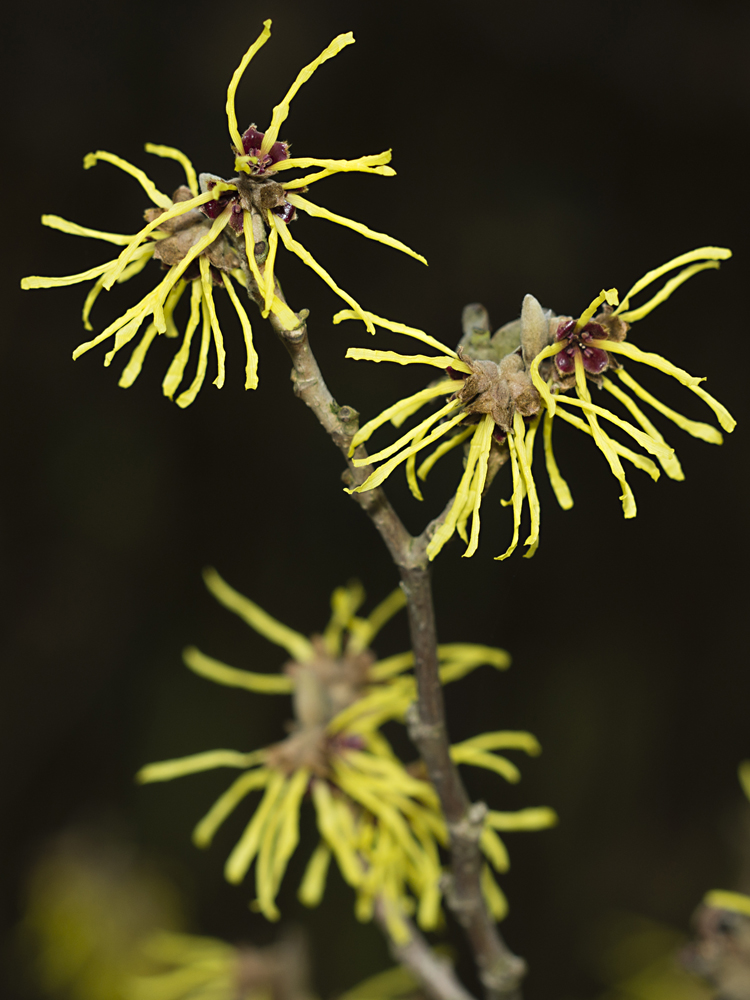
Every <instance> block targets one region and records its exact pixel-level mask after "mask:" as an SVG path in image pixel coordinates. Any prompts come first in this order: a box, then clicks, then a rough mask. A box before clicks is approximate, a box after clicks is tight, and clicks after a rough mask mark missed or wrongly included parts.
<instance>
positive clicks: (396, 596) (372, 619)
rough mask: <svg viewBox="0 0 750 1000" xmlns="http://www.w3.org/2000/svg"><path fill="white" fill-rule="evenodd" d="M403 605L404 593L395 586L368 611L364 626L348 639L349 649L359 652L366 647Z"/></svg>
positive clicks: (404, 600)
mask: <svg viewBox="0 0 750 1000" xmlns="http://www.w3.org/2000/svg"><path fill="white" fill-rule="evenodd" d="M404 607H406V594H405V593H404V591H403V590H402V589H401V588H400V587H396V589H395V590H393V591H391V593H390V594H389V595H388V596H387V597H386V598H385V599H384V600H382V601H381V602H380V604H378V606H377V607H376V608H375V609H374V610H373V611H371V612H370V614H369V616H368V618H367V620H366V622H365V623H364V628H363V629H362V630H361V631H360V632H359V634H358V635H357V636H356V637H354V638H352V639H351V640H350V641H349V648H350V650H351V651H356V652H359V651H360V650H362V649H366V648H367V646H369V645H370V643H371V642H372V640H373V639H374V638H375V636H376V635H377V634H378V632H379V631H380V630H381V629H382V628H383V627H384V626H385V625H386V624H387V623H388V622H389V621H390V620H391V618H393V616H394V615H395V614H397V613H398V612H399V611H400V610H401V609H402V608H404Z"/></svg>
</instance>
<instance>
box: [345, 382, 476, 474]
mask: <svg viewBox="0 0 750 1000" xmlns="http://www.w3.org/2000/svg"><path fill="white" fill-rule="evenodd" d="M460 407H461V403H460V402H459V401H458V400H457V399H453V400H450V401H449V402H447V403H446V404H445V406H441V408H440V409H439V410H436V411H435V412H434V413H432V414H430V416H429V417H427V418H426V419H425V420H423V421H422V422H421V423H420V424H417V426H416V427H412V429H411V430H410V431H407V432H406V434H402V435H401V437H400V438H399V439H398V440H397V441H394V442H393V444H390V445H388V447H387V448H383V449H381V450H380V451H376V452H375V453H374V454H372V455H368V456H367V457H366V458H355V459H354V460H353V462H352V464H353V465H355V466H362V465H371V464H372V463H373V462H380V461H382V460H383V459H386V458H390V456H391V455H394V454H395V453H396V452H397V451H399V450H400V449H401V448H404V447H405V446H406V445H407V444H409V442H410V441H416V440H417V439H419V438H421V435H423V434H424V433H426V432H427V431H428V430H429V429H430V427H432V425H433V424H436V423H437V422H438V421H439V420H442V419H443V417H447V416H448V414H450V413H454V412H455V411H456V410H457V409H459V408H460ZM386 412H387V411H386ZM381 416H382V414H381ZM376 419H379V418H376ZM365 426H366V425H365ZM368 436H369V435H368ZM354 440H355V441H356V440H357V438H356V436H355V438H354ZM358 443H359V442H358Z"/></svg>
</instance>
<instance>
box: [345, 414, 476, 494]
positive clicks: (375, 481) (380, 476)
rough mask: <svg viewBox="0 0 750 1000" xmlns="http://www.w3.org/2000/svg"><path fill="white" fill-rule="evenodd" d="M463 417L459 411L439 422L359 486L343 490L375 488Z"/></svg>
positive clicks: (361, 490) (351, 491)
mask: <svg viewBox="0 0 750 1000" xmlns="http://www.w3.org/2000/svg"><path fill="white" fill-rule="evenodd" d="M463 419H464V414H463V412H461V413H459V414H458V415H457V416H455V417H453V418H452V419H451V420H447V421H446V422H445V423H444V424H440V426H439V427H438V428H437V429H436V430H434V431H432V432H431V433H430V434H428V435H427V437H426V438H424V439H423V440H422V441H420V442H419V444H412V445H410V447H408V448H406V449H405V450H404V451H402V452H401V454H400V455H394V457H393V458H390V459H389V460H388V461H387V462H385V463H384V464H383V465H381V466H380V468H378V469H376V470H375V471H374V472H372V473H371V474H370V475H369V476H368V477H367V479H366V480H365V481H364V482H363V483H362V485H361V486H357V487H355V488H354V489H353V490H350V489H347V490H345V491H344V492H345V493H364V492H366V491H367V490H373V489H375V487H376V486H380V484H381V483H382V482H384V481H385V480H386V479H387V478H388V476H390V474H391V473H392V472H393V470H394V469H396V468H398V466H399V465H400V464H401V463H402V462H405V461H406V459H407V458H408V457H409V455H412V454H414V452H415V451H421V450H422V448H426V447H427V446H428V445H430V444H432V443H433V441H437V440H438V438H440V437H443V435H445V434H447V433H448V432H449V431H450V430H451V429H452V428H453V427H455V426H456V424H458V423H459V422H460V421H461V420H463Z"/></svg>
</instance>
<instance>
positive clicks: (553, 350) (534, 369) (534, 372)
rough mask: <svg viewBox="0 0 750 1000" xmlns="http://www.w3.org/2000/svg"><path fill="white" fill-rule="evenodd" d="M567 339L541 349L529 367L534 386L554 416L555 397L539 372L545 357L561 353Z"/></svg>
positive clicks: (566, 343)
mask: <svg viewBox="0 0 750 1000" xmlns="http://www.w3.org/2000/svg"><path fill="white" fill-rule="evenodd" d="M567 345H568V342H567V340H561V341H559V342H557V343H555V344H550V345H549V346H548V347H545V348H544V349H543V350H541V351H540V352H539V353H538V354H537V356H536V357H535V358H534V360H533V361H532V362H531V368H530V369H529V374H530V375H531V381H532V382H533V383H534V388H535V389H536V390H537V392H538V393H539V395H540V396H541V397H542V400H543V401H544V403H545V404H546V406H547V409H548V410H549V411H550V413H551V414H552V416H553V417H554V415H555V397H554V396H553V395H552V393H551V392H550V391H549V388H548V387H547V383H546V382H545V381H544V379H543V378H542V376H541V375H540V374H539V365H540V364H541V362H542V361H544V359H545V358H552V357H554V356H555V355H556V354H559V353H560V351H562V350H563V349H564V348H565V347H567Z"/></svg>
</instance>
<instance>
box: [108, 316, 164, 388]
mask: <svg viewBox="0 0 750 1000" xmlns="http://www.w3.org/2000/svg"><path fill="white" fill-rule="evenodd" d="M155 336H156V327H155V326H154V324H153V323H151V324H150V325H149V326H148V327H147V329H146V332H145V333H144V334H143V336H142V337H141V339H140V341H139V343H138V345H137V347H136V348H135V349H134V350H133V353H132V354H131V355H130V360H129V361H128V363H127V365H126V366H125V368H123V371H122V375H121V376H120V381H119V382H118V383H117V384H118V385H119V387H120V388H121V389H129V388H130V386H131V385H132V384H133V382H135V380H136V379H137V378H138V376H139V375H140V373H141V368H143V362H144V361H145V359H146V354H147V352H148V349H149V347H150V346H151V344H152V342H153V339H154V337H155Z"/></svg>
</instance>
